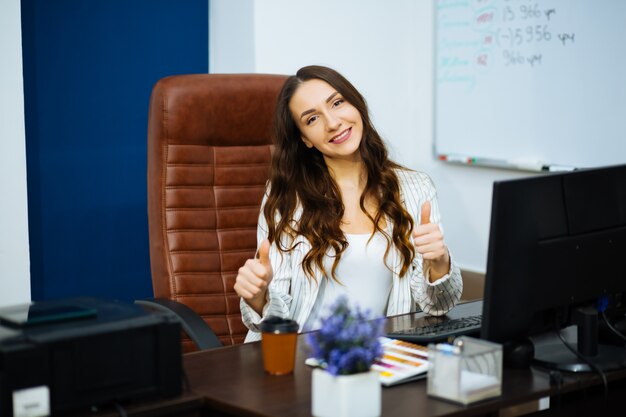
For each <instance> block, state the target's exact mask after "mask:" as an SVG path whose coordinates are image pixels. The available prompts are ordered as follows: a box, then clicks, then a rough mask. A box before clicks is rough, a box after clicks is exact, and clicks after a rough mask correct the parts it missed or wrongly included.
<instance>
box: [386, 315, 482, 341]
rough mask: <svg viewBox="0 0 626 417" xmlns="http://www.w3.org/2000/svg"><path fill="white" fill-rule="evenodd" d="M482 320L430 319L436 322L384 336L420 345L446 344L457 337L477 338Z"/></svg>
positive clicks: (474, 317)
mask: <svg viewBox="0 0 626 417" xmlns="http://www.w3.org/2000/svg"><path fill="white" fill-rule="evenodd" d="M482 318H483V316H482V315H478V316H468V317H462V318H459V319H441V318H433V317H430V318H429V319H431V321H432V320H436V322H435V323H432V324H427V325H425V326H419V327H415V328H412V329H403V330H400V331H394V332H390V333H387V334H386V336H387V337H389V338H392V339H400V340H406V341H407V342H413V343H418V344H420V345H426V344H428V343H438V342H447V341H449V340H450V339H451V338H454V337H457V336H462V335H468V336H477V335H478V334H479V333H480V326H481V323H482Z"/></svg>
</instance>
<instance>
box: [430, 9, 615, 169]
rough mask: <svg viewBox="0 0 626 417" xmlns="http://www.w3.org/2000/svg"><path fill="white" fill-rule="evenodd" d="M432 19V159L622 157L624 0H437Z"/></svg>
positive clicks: (587, 163) (549, 161)
mask: <svg viewBox="0 0 626 417" xmlns="http://www.w3.org/2000/svg"><path fill="white" fill-rule="evenodd" d="M435 22H436V23H435V26H436V29H435V43H436V44H435V83H434V84H435V98H434V100H435V103H434V114H435V116H434V117H435V123H434V124H435V127H434V129H435V140H434V152H435V156H436V157H437V158H438V159H440V160H447V161H450V162H462V163H469V164H477V165H480V164H482V165H493V166H503V167H510V168H520V169H531V170H535V169H539V170H541V169H544V170H545V169H547V168H548V167H568V168H569V167H571V168H585V167H594V166H604V165H614V164H619V163H624V162H626V79H625V78H626V1H624V0H601V1H598V0H543V1H542V0H535V1H523V0H465V1H463V0H438V1H437V2H436V4H435Z"/></svg>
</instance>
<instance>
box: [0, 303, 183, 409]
mask: <svg viewBox="0 0 626 417" xmlns="http://www.w3.org/2000/svg"><path fill="white" fill-rule="evenodd" d="M180 331H181V328H180V323H179V321H178V320H177V318H176V317H175V316H173V315H169V314H167V313H163V312H148V311H145V310H144V309H143V308H141V307H140V306H138V305H135V304H130V303H124V302H120V301H112V300H102V299H97V298H87V297H80V298H71V299H63V300H53V301H42V302H36V303H32V304H26V305H22V306H14V307H6V308H0V415H2V416H11V415H13V401H14V400H15V398H17V397H16V395H17V394H20V393H22V392H27V391H30V390H32V389H34V390H35V391H36V390H38V389H42V390H44V391H46V392H48V393H49V406H50V411H51V412H52V413H56V412H61V411H67V410H74V409H79V408H81V407H91V406H98V405H104V404H108V403H113V402H122V401H127V400H134V399H147V398H162V397H171V396H175V395H179V394H180V393H181V371H182V357H181V342H180ZM16 393H17V394H16Z"/></svg>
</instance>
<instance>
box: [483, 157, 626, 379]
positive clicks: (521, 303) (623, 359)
mask: <svg viewBox="0 0 626 417" xmlns="http://www.w3.org/2000/svg"><path fill="white" fill-rule="evenodd" d="M491 210H492V211H491V228H490V235H489V250H488V259H487V273H486V277H485V293H484V299H483V325H482V329H481V337H482V338H484V339H487V340H491V341H495V342H499V343H503V344H504V348H505V361H507V362H508V363H512V364H516V363H517V364H518V365H520V364H521V365H522V366H523V365H524V361H523V360H522V359H523V358H524V356H525V355H526V356H528V355H527V353H528V352H529V351H530V352H531V353H532V349H533V347H534V360H535V361H537V362H539V363H540V364H543V365H547V366H551V367H555V368H558V369H563V370H568V371H589V370H591V369H593V366H588V365H587V364H586V363H585V361H581V359H580V358H579V357H577V356H576V355H575V354H573V353H572V352H571V351H570V350H568V349H567V348H566V347H565V346H564V344H563V342H562V340H560V338H559V337H558V334H557V333H556V332H557V331H561V330H562V329H565V328H567V327H568V326H570V325H574V324H579V326H578V327H577V328H568V329H567V330H566V331H565V332H563V333H561V334H562V335H563V334H564V335H565V337H566V339H567V338H569V341H570V342H573V343H572V344H573V347H574V348H577V344H576V340H573V339H572V337H575V336H576V335H574V334H573V332H575V331H576V329H577V330H578V336H580V337H579V338H578V346H579V347H578V349H579V351H582V353H583V354H584V357H585V358H586V359H588V360H590V361H591V363H592V364H595V365H597V366H598V367H599V368H600V369H613V368H622V367H626V354H625V353H626V352H625V351H626V349H625V348H624V346H623V345H622V346H621V347H617V346H605V345H601V344H600V345H598V344H597V342H598V339H597V334H598V331H597V324H598V322H597V321H596V318H597V314H596V312H597V310H596V307H595V305H596V302H597V301H598V300H599V299H602V298H605V297H608V299H609V301H610V303H609V304H610V305H609V308H614V307H615V300H618V299H619V296H620V294H624V293H626V165H620V166H612V167H602V168H594V169H585V170H579V171H573V172H561V173H549V174H546V175H540V176H535V177H530V178H523V179H517V180H507V181H500V182H495V183H494V185H493V197H492V209H491ZM611 304H612V305H611ZM529 338H530V339H531V340H532V342H533V343H532V344H531V345H530V347H529V345H528V344H526V343H525V342H526V341H527V340H528V339H529ZM596 348H597V351H596ZM531 356H532V355H531Z"/></svg>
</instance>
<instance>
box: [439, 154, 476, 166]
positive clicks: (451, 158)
mask: <svg viewBox="0 0 626 417" xmlns="http://www.w3.org/2000/svg"><path fill="white" fill-rule="evenodd" d="M437 158H438V159H439V160H440V161H446V162H458V163H461V164H473V163H474V162H475V159H474V158H470V157H468V156H462V155H443V154H440V155H439V156H438V157H437Z"/></svg>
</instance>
